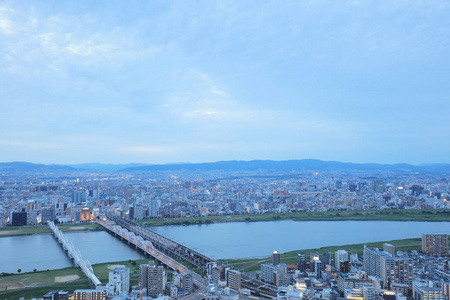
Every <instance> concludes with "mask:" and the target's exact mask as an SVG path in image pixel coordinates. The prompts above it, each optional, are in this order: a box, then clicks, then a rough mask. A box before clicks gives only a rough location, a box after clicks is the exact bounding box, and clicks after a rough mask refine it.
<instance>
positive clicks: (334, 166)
mask: <svg viewBox="0 0 450 300" xmlns="http://www.w3.org/2000/svg"><path fill="white" fill-rule="evenodd" d="M215 170H223V171H258V170H274V171H377V170H379V171H392V172H401V173H410V172H419V173H439V174H448V173H450V164H422V165H411V164H376V163H349V162H338V161H323V160H316V159H301V160H283V161H274V160H251V161H238V160H231V161H219V162H209V163H177V164H154V165H151V164H144V163H130V164H101V163H85V164H71V165H57V164H51V165H44V164H33V163H29V162H6V163H0V172H1V173H20V172H37V173H76V172H128V173H133V172H154V171H215Z"/></svg>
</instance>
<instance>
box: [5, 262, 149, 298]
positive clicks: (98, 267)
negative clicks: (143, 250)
mask: <svg viewBox="0 0 450 300" xmlns="http://www.w3.org/2000/svg"><path fill="white" fill-rule="evenodd" d="M149 260H150V259H139V260H133V261H132V260H128V261H117V262H108V263H101V264H95V265H93V266H92V268H93V269H94V273H95V275H96V276H97V277H98V279H99V280H100V281H101V282H103V283H105V282H108V276H109V272H110V271H111V270H112V269H114V267H115V266H123V267H127V268H130V286H132V285H137V284H138V277H139V265H140V264H146V263H148V261H149ZM89 288H90V285H89V280H88V278H87V277H86V276H85V275H84V273H83V271H82V270H81V269H80V268H75V267H70V268H64V269H57V270H48V271H38V272H28V273H23V274H13V275H8V276H0V298H1V299H19V298H20V297H25V299H32V298H38V299H39V298H42V296H43V295H44V294H45V293H47V292H49V291H52V290H64V291H69V292H70V293H73V291H74V290H76V289H89Z"/></svg>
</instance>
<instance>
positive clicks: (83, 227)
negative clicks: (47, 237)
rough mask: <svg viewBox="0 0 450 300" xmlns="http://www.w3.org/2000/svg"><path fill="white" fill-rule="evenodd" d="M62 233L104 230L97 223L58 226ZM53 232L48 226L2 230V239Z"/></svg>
mask: <svg viewBox="0 0 450 300" xmlns="http://www.w3.org/2000/svg"><path fill="white" fill-rule="evenodd" d="M58 228H59V229H60V230H61V231H62V232H79V231H101V230H104V228H103V227H102V226H100V225H98V224H97V223H77V224H58ZM48 233H52V230H51V229H50V227H48V226H47V225H37V226H17V227H4V228H0V238H1V237H4V236H17V235H32V234H48Z"/></svg>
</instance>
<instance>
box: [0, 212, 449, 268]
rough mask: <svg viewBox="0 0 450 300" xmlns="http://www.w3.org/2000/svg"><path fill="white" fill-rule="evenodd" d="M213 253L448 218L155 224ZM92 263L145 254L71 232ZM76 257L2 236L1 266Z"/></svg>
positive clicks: (51, 241) (349, 238) (387, 236)
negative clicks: (163, 225) (185, 224)
mask: <svg viewBox="0 0 450 300" xmlns="http://www.w3.org/2000/svg"><path fill="white" fill-rule="evenodd" d="M152 229H153V230H155V231H156V232H158V233H160V234H163V235H165V236H167V237H169V238H171V239H173V240H175V241H177V242H180V243H182V244H184V245H186V246H188V247H191V248H193V249H195V250H197V251H199V252H201V253H203V254H205V255H207V256H209V257H211V258H215V259H218V258H224V259H227V258H245V257H258V256H268V255H270V254H271V253H272V251H273V250H278V251H280V252H287V251H292V250H300V249H310V248H319V247H323V246H334V245H345V244H357V243H367V242H376V241H387V240H394V239H404V238H415V237H421V235H422V233H428V232H430V233H437V232H439V233H447V234H449V233H450V222H393V221H311V222H299V221H289V220H286V221H270V222H250V223H222V224H208V225H191V226H165V227H154V228H152ZM67 237H68V239H69V240H70V241H72V242H73V244H74V246H75V248H77V249H79V250H80V251H81V255H82V256H83V258H87V259H88V260H89V261H90V262H91V263H92V264H95V263H102V262H112V261H120V260H128V259H139V258H143V257H142V256H143V255H142V254H141V253H139V252H137V251H136V250H135V249H134V248H133V247H130V246H128V245H127V244H126V243H124V242H121V241H120V240H119V239H117V238H116V237H114V236H112V235H111V234H109V233H107V232H103V231H100V232H99V231H96V232H81V233H68V234H67ZM69 266H72V262H71V261H70V260H69V259H68V258H67V255H66V254H65V253H64V251H63V250H62V248H61V246H60V245H59V244H58V242H57V241H56V239H55V238H54V237H53V236H52V235H50V234H41V235H29V236H12V237H1V238H0V272H17V269H19V268H20V269H22V272H28V271H33V269H37V270H46V269H58V268H64V267H69Z"/></svg>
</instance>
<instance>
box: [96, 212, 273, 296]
mask: <svg viewBox="0 0 450 300" xmlns="http://www.w3.org/2000/svg"><path fill="white" fill-rule="evenodd" d="M107 217H108V218H109V219H111V220H113V221H114V222H115V223H116V224H119V225H120V226H117V225H116V226H117V227H114V226H112V225H109V226H110V228H111V229H109V228H107V227H106V226H105V225H106V224H108V223H106V222H101V221H100V222H98V223H99V224H100V225H102V226H103V227H105V228H107V229H108V230H110V231H112V232H114V228H116V229H115V230H116V232H114V233H115V234H117V235H119V236H121V237H123V238H125V239H126V240H128V241H129V242H131V243H132V244H134V245H136V246H137V247H138V248H141V247H140V246H139V245H142V243H143V241H145V240H147V242H148V243H149V244H148V245H150V244H151V245H152V247H150V248H151V249H152V250H151V252H153V253H157V254H159V256H162V257H164V258H165V260H166V261H168V262H171V261H173V262H176V261H174V260H173V259H172V258H171V257H173V258H176V259H180V260H184V261H186V262H189V263H190V264H192V265H194V266H195V267H197V268H203V269H206V266H207V264H208V263H215V264H216V265H217V266H221V263H219V262H217V261H215V260H214V259H212V258H209V257H207V256H205V255H203V254H201V253H199V252H197V251H195V250H193V249H190V248H188V247H186V246H184V245H182V244H180V243H177V242H175V241H173V240H171V239H169V238H167V237H165V236H162V235H160V234H158V233H156V232H154V231H152V230H150V229H148V228H145V227H143V226H142V225H140V224H138V223H136V222H133V221H129V220H125V219H122V218H119V217H116V216H113V215H111V214H108V215H107ZM123 227H125V228H123ZM136 234H138V235H136ZM138 242H139V243H140V244H139V243H138ZM156 248H157V249H158V250H159V251H157V249H156ZM141 249H142V248H141ZM142 250H143V249H142ZM145 252H147V253H148V254H150V255H151V256H153V257H155V255H153V254H152V253H151V252H148V251H145ZM155 258H156V259H158V260H159V258H158V257H155ZM162 262H163V263H165V264H166V265H168V266H169V267H171V266H170V265H169V264H167V263H166V262H164V261H162ZM176 263H178V262H176ZM178 265H181V264H180V263H178ZM181 266H183V265H181ZM171 268H172V269H174V270H176V267H175V266H174V267H171ZM183 268H185V269H186V271H185V272H187V270H189V269H188V268H186V267H184V266H183ZM189 271H190V270H189ZM191 273H193V274H195V275H196V276H195V277H194V276H193V279H194V280H195V279H197V281H198V282H199V281H200V279H201V281H200V282H201V285H202V286H204V287H205V288H206V286H207V282H206V280H205V279H203V278H201V276H200V275H198V274H197V273H194V272H192V271H191ZM241 285H242V287H243V288H247V289H250V290H252V291H255V292H258V293H259V294H261V295H263V296H265V297H269V298H274V297H276V296H277V292H278V287H277V286H274V285H271V284H267V283H265V282H262V281H260V280H257V279H255V278H252V277H250V276H247V275H245V274H241Z"/></svg>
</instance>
